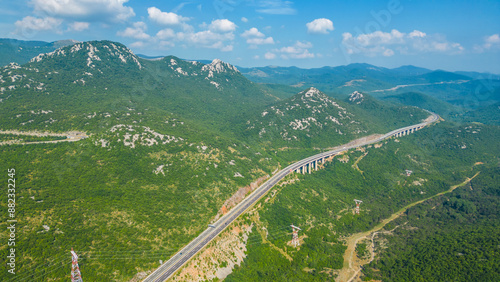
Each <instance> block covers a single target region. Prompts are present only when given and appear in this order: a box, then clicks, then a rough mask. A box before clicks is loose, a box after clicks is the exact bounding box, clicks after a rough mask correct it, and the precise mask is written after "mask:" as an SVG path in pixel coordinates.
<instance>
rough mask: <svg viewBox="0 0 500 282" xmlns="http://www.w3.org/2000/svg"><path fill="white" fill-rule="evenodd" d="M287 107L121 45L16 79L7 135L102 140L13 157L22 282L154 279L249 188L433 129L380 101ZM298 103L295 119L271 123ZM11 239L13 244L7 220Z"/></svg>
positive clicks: (7, 97)
mask: <svg viewBox="0 0 500 282" xmlns="http://www.w3.org/2000/svg"><path fill="white" fill-rule="evenodd" d="M308 91H313V92H314V93H312V94H311V95H309V94H307V93H309V92H308ZM298 92H300V91H298ZM274 93H275V92H274V90H273V89H272V88H268V87H261V86H260V85H257V84H255V83H253V82H250V81H249V80H247V79H246V78H245V77H244V76H243V75H241V73H240V72H239V71H238V69H237V68H235V67H234V66H232V65H230V64H227V63H225V62H222V61H220V60H217V59H215V60H213V61H212V62H211V63H209V64H202V63H199V62H193V61H184V60H181V59H178V58H176V57H172V56H170V57H165V58H163V59H161V60H155V61H151V60H146V59H141V58H139V57H137V56H136V55H135V54H133V53H132V52H131V51H130V50H129V49H128V48H126V47H125V46H124V45H122V44H120V43H116V42H110V41H92V42H84V43H75V44H73V45H71V46H66V47H62V48H60V49H57V50H55V51H53V52H50V53H46V54H41V55H38V56H36V57H34V58H33V59H32V60H31V61H30V62H29V63H27V64H23V65H18V64H9V65H7V66H5V67H3V68H2V69H1V70H0V129H2V130H17V131H21V132H23V131H24V132H35V131H37V132H59V133H62V132H67V131H71V130H74V131H81V132H85V134H86V135H87V136H88V138H86V139H82V140H80V141H77V142H73V143H57V144H27V145H19V144H12V145H2V146H0V155H1V159H2V160H3V161H2V163H1V165H0V166H1V170H2V171H7V170H8V169H12V168H13V169H15V171H16V174H15V178H16V184H17V190H16V199H17V201H16V205H17V207H18V210H17V214H16V216H17V219H18V226H19V228H18V229H17V236H18V237H19V238H22V240H21V239H20V240H18V241H17V244H16V251H17V253H18V254H19V255H18V257H17V263H16V265H17V266H16V267H17V269H18V273H19V275H18V276H17V279H24V280H25V281H46V280H48V279H50V280H53V281H66V280H68V279H69V271H68V267H66V266H69V262H70V257H69V250H71V248H74V249H75V251H77V253H78V254H79V255H80V269H81V271H82V275H83V277H84V279H85V280H90V281H111V280H117V281H124V280H130V279H131V278H132V277H134V276H136V275H139V276H141V275H144V274H145V273H146V272H148V271H151V270H153V269H154V268H156V267H157V266H158V265H159V260H163V261H165V260H167V259H168V258H169V257H170V256H171V255H172V254H174V253H175V252H176V251H178V250H179V249H180V248H181V247H182V246H183V245H185V244H186V243H187V242H189V240H191V239H192V238H194V237H195V236H196V235H198V234H199V233H200V232H201V231H202V230H204V228H206V225H207V224H208V223H209V222H210V221H211V220H213V219H214V218H215V217H216V215H217V213H218V212H219V211H220V209H221V208H222V205H223V204H224V202H225V201H226V200H227V199H228V198H230V197H231V195H233V194H234V193H235V192H236V191H237V190H238V189H239V188H241V187H243V186H247V185H249V184H250V183H251V182H253V181H255V180H257V179H258V178H262V177H264V178H266V177H269V176H270V175H271V174H272V173H273V172H275V171H276V170H277V169H278V168H280V167H284V166H286V165H288V164H289V163H290V162H291V161H294V160H297V159H298V158H300V157H306V156H308V155H309V154H311V153H314V152H317V150H322V149H323V148H327V147H331V146H336V145H340V144H342V143H343V142H345V141H349V139H350V138H357V137H362V136H364V135H366V134H371V133H385V132H387V131H390V130H392V129H395V128H397V127H398V126H404V125H408V124H412V123H418V122H420V121H421V120H422V119H423V118H426V117H427V116H428V113H426V112H424V111H422V110H419V109H416V108H411V107H406V106H390V105H386V104H383V103H380V102H377V103H371V102H370V103H366V102H367V101H368V100H369V98H368V96H366V97H365V100H363V101H364V102H361V103H358V102H359V101H355V100H353V99H351V101H349V100H345V101H340V100H334V99H332V98H330V97H327V96H325V95H324V94H322V93H321V92H320V91H319V90H312V89H306V90H304V91H302V92H301V93H299V94H297V95H295V96H294V97H292V98H289V99H283V98H285V97H284V96H286V95H283V92H279V91H278V92H276V95H275V94H274ZM296 103H298V104H299V106H298V107H296V108H294V109H290V110H291V112H290V113H287V115H286V116H279V115H277V112H276V111H274V113H273V114H271V113H270V114H269V116H267V117H266V116H265V115H262V113H263V112H265V111H270V109H273V107H274V109H280V110H283V111H285V108H286V107H290V108H291V107H293V105H295V104H296ZM364 103H366V105H365V104H364ZM326 105H327V106H326ZM309 117H313V118H315V119H317V120H319V119H322V118H324V119H325V120H324V121H321V126H319V125H318V126H317V127H314V128H313V127H311V128H308V130H309V131H307V130H305V131H302V130H299V129H302V127H300V125H298V124H296V125H293V124H292V125H291V123H292V122H293V121H294V120H296V119H300V120H301V119H308V118H309ZM327 117H330V118H329V119H328V120H327ZM265 118H272V120H265ZM352 120H354V121H355V123H352V124H351V123H350V122H351V121H352ZM248 121H250V122H251V123H252V122H253V123H255V124H257V123H258V124H259V126H260V124H261V123H262V125H264V124H265V125H266V126H267V124H268V123H273V126H275V127H276V128H277V129H287V131H289V132H294V131H295V132H296V133H295V134H296V135H295V136H296V137H298V138H300V139H299V140H298V141H297V140H295V138H294V140H293V141H292V142H290V143H288V141H289V140H284V139H279V138H281V135H279V136H278V135H276V134H279V132H280V131H273V130H271V129H270V130H269V132H270V134H269V135H263V136H262V138H261V137H260V136H259V132H257V131H255V130H253V129H249V128H248V127H249V126H251V125H250V124H248V123H247V122H248ZM336 121H337V122H339V123H342V125H340V124H337V122H336ZM325 122H326V124H325ZM318 124H319V123H318ZM297 126H298V127H297ZM339 126H340V127H339ZM294 127H296V128H295V129H294ZM259 130H260V128H259ZM306 132H307V133H306ZM341 132H342V134H340V133H341ZM344 132H345V134H344ZM292 135H293V134H290V136H292ZM19 136H20V137H19V138H20V139H23V140H24V141H27V142H29V141H40V140H46V139H44V138H40V137H37V138H35V137H27V136H29V135H26V136H23V135H22V134H21V135H19ZM13 138H14V137H13V136H11V135H4V136H3V137H2V139H1V140H4V141H9V140H13ZM292 138H293V137H292ZM313 144H314V145H315V146H321V147H322V148H312V147H310V146H311V145H313ZM290 145H291V146H293V147H290V148H286V147H288V146H290ZM283 146H285V148H284V149H281V148H283ZM4 160H5V161H4ZM5 177H7V175H6V174H4V175H2V176H1V179H4V182H5V183H6V182H7V180H6V178H5ZM0 205H1V207H2V210H4V211H5V210H6V209H7V203H6V202H2V203H1V204H0ZM6 215H7V213H6V212H3V213H2V216H3V217H5V216H6ZM0 226H2V227H3V230H7V229H6V228H5V227H6V221H5V220H3V221H2V223H1V224H0ZM1 234H2V235H1V236H2V238H6V237H5V236H7V235H8V234H7V232H6V231H3V232H2V233H1ZM332 240H333V239H332ZM0 251H1V252H2V253H6V252H7V245H3V246H1V247H0ZM1 275H2V276H1V279H2V280H6V279H8V278H9V277H10V276H4V275H6V274H5V272H2V274H1ZM6 281H9V280H6Z"/></svg>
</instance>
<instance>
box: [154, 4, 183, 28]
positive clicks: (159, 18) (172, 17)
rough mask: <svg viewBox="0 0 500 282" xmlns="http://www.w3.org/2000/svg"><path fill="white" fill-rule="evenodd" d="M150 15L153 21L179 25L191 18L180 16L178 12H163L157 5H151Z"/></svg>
mask: <svg viewBox="0 0 500 282" xmlns="http://www.w3.org/2000/svg"><path fill="white" fill-rule="evenodd" d="M148 15H149V18H150V19H151V20H152V21H154V22H156V23H158V24H161V25H179V24H182V23H183V22H185V21H188V20H189V18H186V17H183V16H179V15H177V14H176V13H169V12H162V11H161V10H160V9H158V8H156V7H149V8H148Z"/></svg>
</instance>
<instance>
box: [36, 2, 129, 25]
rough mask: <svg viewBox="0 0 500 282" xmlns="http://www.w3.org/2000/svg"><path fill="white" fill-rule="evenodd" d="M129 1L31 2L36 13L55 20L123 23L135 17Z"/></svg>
mask: <svg viewBox="0 0 500 282" xmlns="http://www.w3.org/2000/svg"><path fill="white" fill-rule="evenodd" d="M126 2H128V0H31V2H30V3H31V4H32V5H33V6H34V9H35V12H36V13H38V14H43V15H48V16H51V17H55V18H66V19H73V20H85V21H104V22H122V21H125V20H127V19H128V18H130V17H133V16H135V13H134V10H133V9H132V8H131V7H127V6H124V4H125V3H126Z"/></svg>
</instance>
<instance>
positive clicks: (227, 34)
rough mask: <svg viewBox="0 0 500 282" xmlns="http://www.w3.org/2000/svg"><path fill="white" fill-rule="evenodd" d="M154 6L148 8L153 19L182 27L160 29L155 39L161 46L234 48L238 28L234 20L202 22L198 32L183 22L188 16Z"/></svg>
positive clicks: (227, 49)
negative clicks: (163, 10) (177, 28)
mask: <svg viewBox="0 0 500 282" xmlns="http://www.w3.org/2000/svg"><path fill="white" fill-rule="evenodd" d="M153 8H154V7H153ZM153 8H149V9H148V12H149V15H150V18H151V19H152V20H153V21H156V22H158V23H162V24H164V25H177V26H180V27H181V28H182V31H176V30H175V28H174V27H172V28H165V29H162V30H160V31H158V32H157V33H156V35H155V37H154V38H153V39H154V40H153V41H154V42H159V44H160V46H163V47H173V46H175V45H176V43H180V44H183V46H189V47H195V48H211V49H219V50H220V51H222V52H229V51H232V50H233V49H234V46H233V40H234V37H235V36H234V33H233V31H234V30H235V29H236V25H235V24H234V23H233V22H231V21H229V20H227V19H222V20H221V19H218V20H214V21H212V22H211V23H210V24H206V23H202V24H200V25H199V28H200V29H202V30H201V31H198V32H196V31H195V28H194V27H193V26H190V25H188V24H186V23H184V22H183V21H186V20H188V18H184V17H180V16H179V17H180V18H179V17H176V15H175V14H173V13H165V12H161V11H160V10H158V9H156V8H154V9H153ZM174 15H175V16H174ZM153 41H152V42H153Z"/></svg>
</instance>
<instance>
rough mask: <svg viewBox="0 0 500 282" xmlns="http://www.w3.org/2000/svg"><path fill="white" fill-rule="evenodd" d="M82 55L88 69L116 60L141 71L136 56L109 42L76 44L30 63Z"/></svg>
mask: <svg viewBox="0 0 500 282" xmlns="http://www.w3.org/2000/svg"><path fill="white" fill-rule="evenodd" d="M82 55H83V57H86V60H85V63H86V65H87V67H89V68H95V66H96V65H95V64H96V63H97V62H99V61H103V59H117V61H118V62H121V63H130V62H132V63H134V64H136V65H137V67H138V68H139V69H142V65H141V63H140V62H139V60H138V58H137V56H136V55H135V54H134V53H132V51H131V50H130V49H128V48H127V47H126V46H124V45H122V44H120V43H114V42H110V41H89V42H76V43H74V44H73V45H70V46H65V47H61V48H58V49H56V50H55V51H53V52H50V53H45V54H40V55H38V56H36V57H34V58H33V59H31V61H30V63H35V62H36V63H38V62H42V61H45V60H46V59H48V58H60V57H68V58H71V57H72V58H77V57H78V58H81V57H82Z"/></svg>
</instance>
